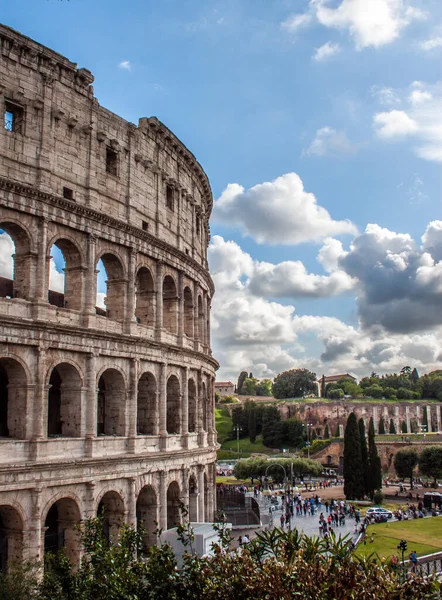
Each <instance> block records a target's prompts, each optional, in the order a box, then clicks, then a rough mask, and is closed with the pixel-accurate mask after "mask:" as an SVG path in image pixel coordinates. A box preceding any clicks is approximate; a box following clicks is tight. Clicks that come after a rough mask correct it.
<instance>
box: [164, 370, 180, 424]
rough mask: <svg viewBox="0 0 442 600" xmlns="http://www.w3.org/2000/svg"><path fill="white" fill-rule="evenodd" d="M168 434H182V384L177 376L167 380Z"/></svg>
mask: <svg viewBox="0 0 442 600" xmlns="http://www.w3.org/2000/svg"><path fill="white" fill-rule="evenodd" d="M166 430H167V433H172V434H173V433H181V394H180V382H179V381H178V378H177V377H176V376H175V375H171V376H170V377H169V379H168V380H167V412H166Z"/></svg>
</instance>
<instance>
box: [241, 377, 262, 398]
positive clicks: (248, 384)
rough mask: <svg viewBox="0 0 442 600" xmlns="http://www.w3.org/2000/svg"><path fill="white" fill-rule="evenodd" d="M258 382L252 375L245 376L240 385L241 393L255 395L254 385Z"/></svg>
mask: <svg viewBox="0 0 442 600" xmlns="http://www.w3.org/2000/svg"><path fill="white" fill-rule="evenodd" d="M258 383H259V382H258V380H257V379H255V378H254V377H246V378H245V379H244V381H243V384H242V387H241V394H242V395H243V396H256V386H257V385H258Z"/></svg>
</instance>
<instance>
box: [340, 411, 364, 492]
mask: <svg viewBox="0 0 442 600" xmlns="http://www.w3.org/2000/svg"><path fill="white" fill-rule="evenodd" d="M344 494H345V497H346V498H347V500H348V499H355V500H357V499H361V498H363V497H364V472H363V465H362V454H361V439H360V435H359V427H358V421H357V419H356V415H355V413H354V412H351V413H350V414H349V416H348V419H347V424H346V426H345V432H344Z"/></svg>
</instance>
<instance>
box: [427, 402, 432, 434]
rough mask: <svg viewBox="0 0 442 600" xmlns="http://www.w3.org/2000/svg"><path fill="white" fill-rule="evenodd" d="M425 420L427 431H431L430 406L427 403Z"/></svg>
mask: <svg viewBox="0 0 442 600" xmlns="http://www.w3.org/2000/svg"><path fill="white" fill-rule="evenodd" d="M427 420H428V433H431V432H432V431H433V423H432V421H431V406H430V405H429V404H427Z"/></svg>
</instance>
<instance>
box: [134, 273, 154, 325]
mask: <svg viewBox="0 0 442 600" xmlns="http://www.w3.org/2000/svg"><path fill="white" fill-rule="evenodd" d="M135 318H136V320H137V322H138V323H141V324H142V325H147V326H148V327H154V326H155V284H154V278H153V276H152V273H151V271H150V269H148V268H147V267H144V266H142V267H140V268H139V269H138V271H137V275H136V278H135Z"/></svg>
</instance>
